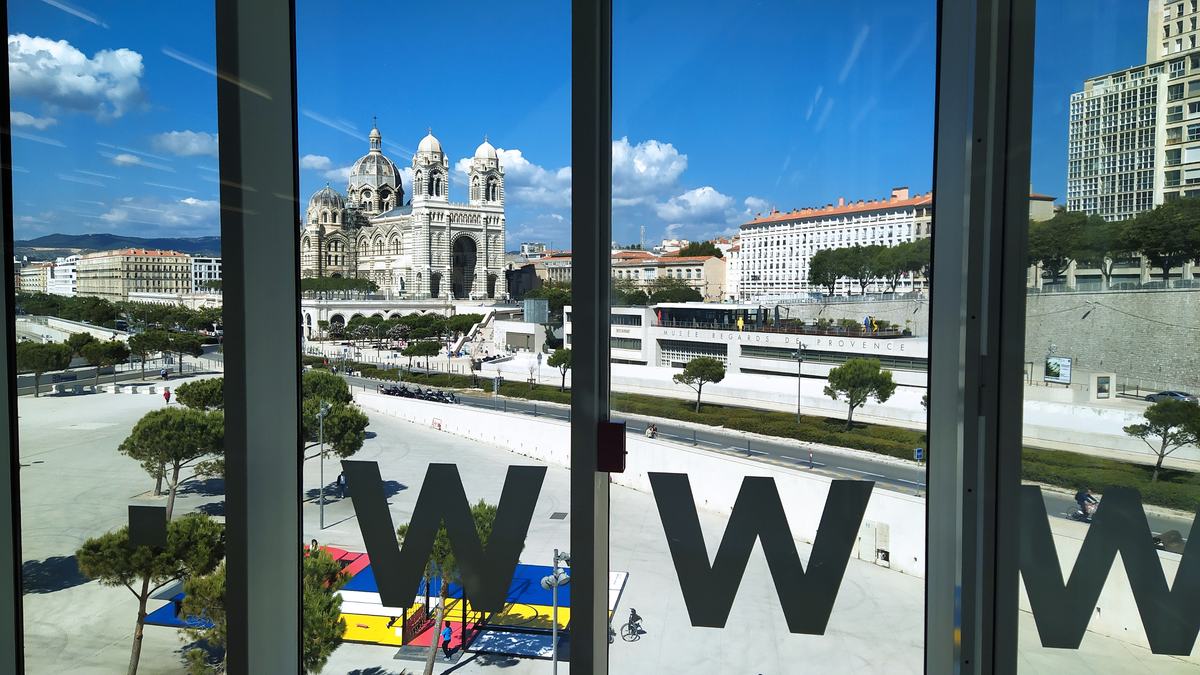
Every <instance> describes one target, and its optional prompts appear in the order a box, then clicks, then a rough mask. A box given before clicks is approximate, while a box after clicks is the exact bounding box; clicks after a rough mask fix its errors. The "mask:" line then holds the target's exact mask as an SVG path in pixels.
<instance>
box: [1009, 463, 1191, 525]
mask: <svg viewBox="0 0 1200 675" xmlns="http://www.w3.org/2000/svg"><path fill="white" fill-rule="evenodd" d="M1153 474H1154V467H1152V466H1147V465H1144V464H1131V463H1129V462H1122V461H1119V460H1115V459H1108V458H1106V457H1093V456H1092V455H1083V454H1080V453H1077V452H1067V451H1063V450H1042V449H1040V448H1025V450H1024V451H1023V452H1022V453H1021V477H1022V478H1024V479H1025V480H1028V481H1035V482H1038V483H1047V484H1049V485H1057V486H1059V487H1065V488H1070V489H1073V490H1077V489H1079V488H1082V487H1090V488H1091V489H1093V490H1095V491H1097V492H1101V493H1103V492H1104V491H1105V490H1106V489H1108V488H1110V487H1130V488H1134V489H1136V490H1137V491H1138V492H1140V493H1141V494H1142V501H1144V502H1145V503H1147V504H1156V505H1158V506H1166V507H1169V508H1173V509H1180V510H1183V511H1188V512H1195V511H1196V509H1197V507H1198V506H1200V474H1196V473H1192V472H1190V471H1179V470H1176V469H1167V468H1164V469H1162V470H1160V471H1159V472H1158V481H1157V482H1151V480H1150V477H1151V476H1152V475H1153Z"/></svg>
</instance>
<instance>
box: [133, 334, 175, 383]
mask: <svg viewBox="0 0 1200 675" xmlns="http://www.w3.org/2000/svg"><path fill="white" fill-rule="evenodd" d="M170 349H171V334H170V333H168V332H166V331H165V330H148V331H145V332H142V333H137V334H135V335H132V336H130V337H129V350H130V351H131V352H133V353H134V354H135V355H137V357H138V360H139V361H141V364H142V376H143V377H145V375H146V361H148V360H149V359H150V355H151V354H159V353H165V352H167V351H170Z"/></svg>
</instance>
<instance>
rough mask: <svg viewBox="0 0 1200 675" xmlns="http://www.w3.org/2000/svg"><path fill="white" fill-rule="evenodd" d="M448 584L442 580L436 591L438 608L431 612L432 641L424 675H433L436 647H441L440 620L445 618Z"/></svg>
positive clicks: (426, 658) (426, 657)
mask: <svg viewBox="0 0 1200 675" xmlns="http://www.w3.org/2000/svg"><path fill="white" fill-rule="evenodd" d="M449 588H450V582H449V581H446V580H445V579H442V588H441V590H439V591H438V606H437V609H435V610H433V628H432V629H430V630H432V632H433V634H432V639H431V641H430V643H429V654H428V655H426V656H425V675H433V663H434V661H435V660H436V659H437V650H438V647H441V646H442V639H441V638H442V635H441V631H442V620H443V619H444V618H445V616H446V592H447V591H448V590H449Z"/></svg>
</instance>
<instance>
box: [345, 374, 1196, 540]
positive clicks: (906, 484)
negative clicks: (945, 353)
mask: <svg viewBox="0 0 1200 675" xmlns="http://www.w3.org/2000/svg"><path fill="white" fill-rule="evenodd" d="M346 380H347V381H348V382H349V383H350V384H351V385H353V386H354V387H361V388H365V389H367V390H372V391H373V390H375V389H376V388H377V387H378V385H379V382H378V381H376V380H370V379H367V378H361V377H346ZM456 396H458V398H459V399H460V400H461V401H462V403H463V404H464V405H469V406H473V407H477V408H488V409H493V410H496V409H498V410H503V411H505V412H509V413H515V414H524V415H531V416H539V417H551V418H554V419H560V420H564V421H570V418H571V414H570V413H571V411H570V409H568V408H566V407H564V406H561V405H555V404H548V403H544V402H537V401H526V400H522V399H513V398H503V397H499V398H498V397H492V396H488V395H475V394H461V393H456ZM613 420H614V421H624V422H625V423H626V428H627V430H628V433H629V434H633V435H640V434H643V433H644V432H645V429H646V422H645V421H643V420H641V419H638V420H627V419H625V418H624V417H622V416H620V414H619V413H616V414H614V416H613ZM655 423H656V424H657V425H658V436H659V438H663V439H667V440H671V441H677V442H679V443H684V444H687V445H692V446H695V447H699V448H705V449H708V450H712V451H717V452H730V453H737V454H740V455H743V456H751V457H753V458H755V459H759V460H763V461H768V462H774V463H777V464H783V465H785V466H795V467H799V468H807V469H810V470H812V471H815V472H816V473H821V474H824V475H828V476H834V477H838V478H858V479H866V480H873V481H875V482H876V483H878V484H880V485H884V486H887V487H888V488H890V489H893V490H897V491H900V492H906V493H909V494H915V495H921V496H924V494H925V480H926V478H925V467H924V466H923V465H921V464H917V463H916V462H897V461H895V460H893V459H890V458H889V459H883V458H881V459H874V458H872V457H870V456H864V455H861V454H859V453H852V452H839V451H831V450H829V449H827V448H823V447H822V446H819V445H810V444H807V443H803V442H800V441H788V440H783V439H780V440H778V441H776V440H768V439H764V438H760V437H751V436H750V435H748V434H746V433H744V432H741V431H733V430H727V429H724V428H721V427H706V428H696V427H693V426H687V425H683V424H678V423H674V422H672V421H670V420H659V421H657V422H655ZM810 452H811V453H812V455H811V457H812V458H811V463H810V459H809V453H810ZM1042 495H1043V498H1044V500H1045V502H1046V512H1047V513H1048V514H1050V516H1052V517H1056V518H1067V517H1069V515H1070V514H1071V513H1072V512H1073V511H1074V510H1075V501H1074V499H1072V496H1071V495H1065V494H1062V493H1059V492H1053V491H1048V490H1043V492H1042ZM1147 520H1148V521H1149V523H1150V529H1151V530H1152V531H1153V532H1154V533H1156V534H1157V533H1161V532H1165V531H1168V530H1178V531H1179V533H1180V534H1181V535H1182V536H1183V537H1184V538H1185V539H1186V538H1187V537H1188V536H1189V535H1190V532H1191V525H1192V521H1191V520H1190V519H1185V518H1180V517H1177V516H1172V515H1167V514H1160V513H1150V514H1148V515H1147Z"/></svg>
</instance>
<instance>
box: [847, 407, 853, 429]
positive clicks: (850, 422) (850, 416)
mask: <svg viewBox="0 0 1200 675" xmlns="http://www.w3.org/2000/svg"><path fill="white" fill-rule="evenodd" d="M853 428H854V406H850V409H849V410H847V411H846V431H850V430H851V429H853Z"/></svg>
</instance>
